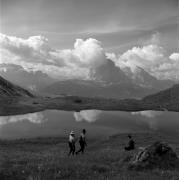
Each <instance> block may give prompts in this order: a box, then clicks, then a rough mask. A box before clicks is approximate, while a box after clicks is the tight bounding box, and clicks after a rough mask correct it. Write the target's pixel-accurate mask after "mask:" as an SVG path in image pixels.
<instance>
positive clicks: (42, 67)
mask: <svg viewBox="0 0 179 180" xmlns="http://www.w3.org/2000/svg"><path fill="white" fill-rule="evenodd" d="M160 39H161V37H160V34H159V33H155V34H153V35H152V36H151V38H150V39H149V40H146V41H145V42H144V43H141V46H138V47H137V46H135V47H133V48H131V49H129V50H127V51H126V52H124V53H122V54H114V53H107V52H105V51H104V49H103V47H102V44H101V43H100V42H99V41H98V40H96V39H92V38H89V39H86V40H83V39H77V40H76V42H75V43H74V48H72V49H64V50H60V49H55V48H52V47H51V46H50V44H49V42H48V39H47V38H45V37H43V36H32V37H29V38H27V39H23V38H18V37H14V36H7V35H4V34H0V55H1V58H0V64H3V63H5V64H16V65H20V66H22V67H23V68H24V69H25V70H26V71H42V72H43V73H46V74H48V75H49V76H51V77H53V78H55V79H73V78H78V79H91V74H90V73H91V72H92V71H91V70H93V69H95V68H98V67H100V66H102V65H104V64H106V63H107V62H108V61H107V59H110V60H112V61H113V62H114V63H115V65H116V66H117V67H120V68H121V69H123V70H124V68H126V67H127V68H130V70H131V72H132V73H135V70H136V67H141V68H143V69H144V70H145V71H147V72H148V73H150V74H151V75H153V76H155V77H157V78H158V79H172V80H176V81H179V60H178V56H179V53H178V52H175V53H172V54H171V55H168V54H167V51H166V50H165V49H164V48H163V47H161V45H160Z"/></svg>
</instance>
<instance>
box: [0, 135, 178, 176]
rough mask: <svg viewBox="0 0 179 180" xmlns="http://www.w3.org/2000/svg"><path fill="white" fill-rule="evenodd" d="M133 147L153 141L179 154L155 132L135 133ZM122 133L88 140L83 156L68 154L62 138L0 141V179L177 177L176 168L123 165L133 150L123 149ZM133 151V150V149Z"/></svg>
mask: <svg viewBox="0 0 179 180" xmlns="http://www.w3.org/2000/svg"><path fill="white" fill-rule="evenodd" d="M134 139H135V140H136V143H137V146H138V147H140V146H143V147H144V146H146V145H148V144H151V143H152V142H154V141H156V140H164V141H167V142H168V143H170V144H171V146H172V147H173V148H174V149H175V151H176V152H177V153H178V154H179V141H178V140H174V139H173V138H169V137H164V136H160V135H159V134H151V133H150V134H149V133H145V134H144V133H143V134H135V135H134ZM126 140H127V138H126V134H120V135H116V136H113V137H110V138H108V139H105V140H103V141H96V140H89V142H88V144H89V145H88V147H87V152H86V153H85V154H84V155H78V156H74V157H68V156H67V153H68V145H67V143H66V139H64V138H36V139H27V140H14V141H5V140H2V141H0V179H1V180H53V179H68V180H75V179H76V180H88V179H95V180H103V179H105V180H107V179H109V180H120V179H121V180H130V179H131V180H132V179H137V180H140V179H141V180H143V179H145V180H147V179H148V180H153V179H156V180H160V179H161V180H163V179H164V180H165V179H166V180H168V179H172V180H178V179H179V169H178V168H176V169H173V170H161V169H154V170H146V171H134V170H133V171H132V170H129V169H128V168H127V166H128V162H129V160H130V158H131V157H132V156H133V154H134V153H135V151H133V152H124V151H123V146H124V144H125V141H126ZM136 151H137V150H136Z"/></svg>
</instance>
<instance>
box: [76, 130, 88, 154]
mask: <svg viewBox="0 0 179 180" xmlns="http://www.w3.org/2000/svg"><path fill="white" fill-rule="evenodd" d="M85 135H86V130H85V129H83V130H82V133H81V134H80V138H79V144H80V149H79V150H78V151H77V152H76V155H77V154H78V153H79V152H81V153H82V154H83V153H84V150H85V147H86V146H87V143H86V137H85Z"/></svg>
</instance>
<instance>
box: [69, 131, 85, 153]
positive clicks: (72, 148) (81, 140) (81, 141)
mask: <svg viewBox="0 0 179 180" xmlns="http://www.w3.org/2000/svg"><path fill="white" fill-rule="evenodd" d="M85 135H86V130H85V129H83V130H82V132H81V134H80V137H79V144H80V149H79V150H78V151H76V147H75V143H76V139H75V133H74V131H71V133H70V135H69V141H68V143H69V148H70V151H69V153H68V155H69V156H70V155H74V154H76V155H77V154H78V153H80V152H81V153H82V154H83V153H84V150H85V147H86V146H87V143H86V137H85ZM75 151H76V152H75Z"/></svg>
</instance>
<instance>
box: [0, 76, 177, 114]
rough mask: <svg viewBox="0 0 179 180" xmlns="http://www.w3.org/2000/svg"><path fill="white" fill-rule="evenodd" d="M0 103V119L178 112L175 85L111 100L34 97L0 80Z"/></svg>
mask: <svg viewBox="0 0 179 180" xmlns="http://www.w3.org/2000/svg"><path fill="white" fill-rule="evenodd" d="M19 97H20V98H19ZM0 99H1V101H0V115H15V114H25V113H30V112H37V111H43V110H46V109H59V110H67V111H81V110H85V109H99V110H120V111H132V112H133V111H144V110H157V111H177V112H178V111H179V85H178V84H176V85H174V86H172V87H171V88H168V89H166V90H164V91H160V92H158V93H156V94H153V95H149V96H146V97H144V98H142V99H134V98H128V99H115V98H113V99H111V98H101V97H100V98H99V97H82V96H65V95H64V96H62V95H61V96H34V95H33V94H31V93H30V92H29V91H27V90H25V89H23V88H21V87H19V86H16V85H14V84H12V83H10V82H9V81H7V80H5V79H4V78H2V77H0ZM9 99H10V101H9ZM7 100H8V101H7ZM7 102H8V103H7Z"/></svg>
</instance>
